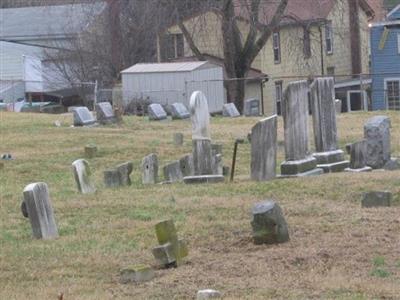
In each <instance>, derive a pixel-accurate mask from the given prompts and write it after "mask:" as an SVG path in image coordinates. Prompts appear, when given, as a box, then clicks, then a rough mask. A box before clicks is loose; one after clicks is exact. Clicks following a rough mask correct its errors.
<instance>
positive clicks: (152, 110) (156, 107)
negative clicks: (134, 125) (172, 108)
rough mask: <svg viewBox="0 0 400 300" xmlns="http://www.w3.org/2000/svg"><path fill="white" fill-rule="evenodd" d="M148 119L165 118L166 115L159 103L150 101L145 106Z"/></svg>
mask: <svg viewBox="0 0 400 300" xmlns="http://www.w3.org/2000/svg"><path fill="white" fill-rule="evenodd" d="M147 112H148V114H149V119H150V120H153V121H159V120H165V119H166V118H167V117H168V116H167V113H166V112H165V110H164V108H163V107H162V106H161V104H158V103H152V104H150V105H149V106H148V107H147Z"/></svg>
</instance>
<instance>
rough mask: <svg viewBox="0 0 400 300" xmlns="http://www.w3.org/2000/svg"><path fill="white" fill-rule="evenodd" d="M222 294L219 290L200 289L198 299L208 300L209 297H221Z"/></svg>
mask: <svg viewBox="0 0 400 300" xmlns="http://www.w3.org/2000/svg"><path fill="white" fill-rule="evenodd" d="M221 298H222V294H221V293H220V292H219V291H216V290H211V289H206V290H200V291H198V292H197V294H196V300H207V299H221Z"/></svg>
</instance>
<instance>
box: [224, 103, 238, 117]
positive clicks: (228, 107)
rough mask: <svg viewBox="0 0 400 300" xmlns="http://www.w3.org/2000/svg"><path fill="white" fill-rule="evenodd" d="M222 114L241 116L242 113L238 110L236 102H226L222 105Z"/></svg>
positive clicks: (225, 115)
mask: <svg viewBox="0 0 400 300" xmlns="http://www.w3.org/2000/svg"><path fill="white" fill-rule="evenodd" d="M222 115H223V116H224V117H229V118H236V117H240V113H239V111H238V110H237V108H236V105H235V103H226V104H224V105H223V106H222Z"/></svg>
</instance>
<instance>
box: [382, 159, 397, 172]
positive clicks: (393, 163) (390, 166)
mask: <svg viewBox="0 0 400 300" xmlns="http://www.w3.org/2000/svg"><path fill="white" fill-rule="evenodd" d="M383 168H384V169H385V170H387V171H395V170H400V159H399V158H391V159H390V160H389V161H388V162H387V163H386V164H385V165H384V166H383Z"/></svg>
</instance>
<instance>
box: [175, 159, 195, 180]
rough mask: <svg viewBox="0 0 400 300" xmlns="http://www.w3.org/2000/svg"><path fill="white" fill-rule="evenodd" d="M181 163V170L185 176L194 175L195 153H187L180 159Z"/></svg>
mask: <svg viewBox="0 0 400 300" xmlns="http://www.w3.org/2000/svg"><path fill="white" fill-rule="evenodd" d="M179 165H180V168H181V172H182V175H183V177H186V176H193V175H194V163H193V155H192V154H189V155H185V156H184V157H182V158H181V159H180V160H179Z"/></svg>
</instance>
